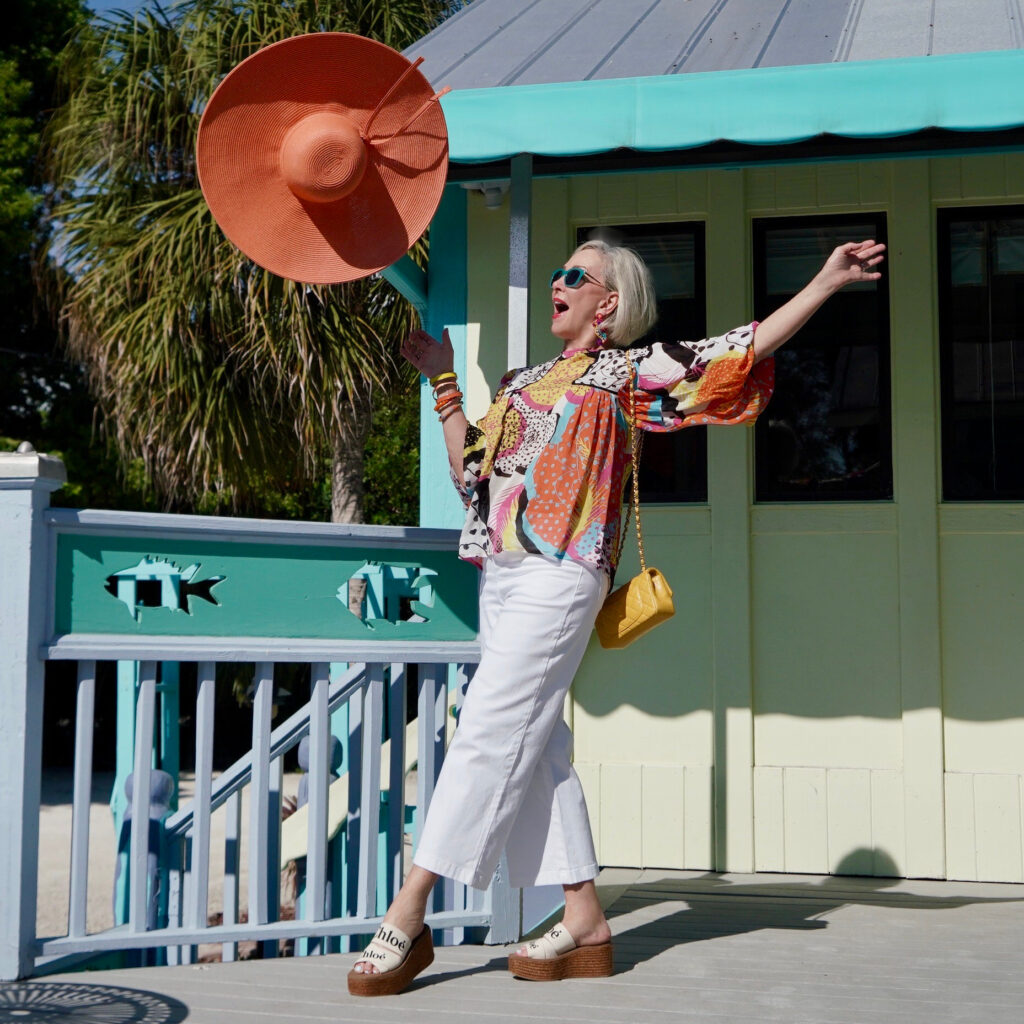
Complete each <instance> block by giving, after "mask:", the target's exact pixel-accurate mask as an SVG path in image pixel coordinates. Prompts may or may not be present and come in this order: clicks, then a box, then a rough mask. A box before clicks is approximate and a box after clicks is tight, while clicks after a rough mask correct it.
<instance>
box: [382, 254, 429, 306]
mask: <svg viewBox="0 0 1024 1024" xmlns="http://www.w3.org/2000/svg"><path fill="white" fill-rule="evenodd" d="M381 276H382V277H383V278H384V280H385V281H387V282H388V283H389V284H390V285H391V286H392V287H393V288H394V289H395V291H397V292H398V293H399V295H401V296H402V297H403V298H405V299H407V300H408V301H409V302H411V303H412V304H413V306H415V307H416V312H417V313H419V315H420V318H421V319H422V318H423V317H424V316H425V315H426V311H427V273H426V271H425V270H424V269H423V268H422V267H419V266H417V265H416V263H415V262H414V261H413V259H412V257H411V256H410V255H409V254H408V253H406V254H405V255H404V256H403V257H402V258H401V259H400V260H398V261H397V262H395V263H392V264H391V266H390V267H385V268H384V269H383V270H382V271H381Z"/></svg>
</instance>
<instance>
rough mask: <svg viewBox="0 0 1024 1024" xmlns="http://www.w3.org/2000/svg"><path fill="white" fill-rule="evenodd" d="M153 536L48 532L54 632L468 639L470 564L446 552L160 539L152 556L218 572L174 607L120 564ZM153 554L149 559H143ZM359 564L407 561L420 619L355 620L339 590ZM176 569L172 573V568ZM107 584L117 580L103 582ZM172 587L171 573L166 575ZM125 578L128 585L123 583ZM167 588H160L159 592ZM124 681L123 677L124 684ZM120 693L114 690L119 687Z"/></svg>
mask: <svg viewBox="0 0 1024 1024" xmlns="http://www.w3.org/2000/svg"><path fill="white" fill-rule="evenodd" d="M153 544H154V542H153V539H152V538H144V539H138V538H134V537H119V536H115V535H109V536H103V535H100V534H96V533H85V534H74V533H62V534H60V535H59V537H58V538H57V566H56V571H57V579H58V581H59V586H58V588H57V596H56V599H55V603H54V629H55V632H56V634H57V635H69V634H88V633H100V634H104V635H117V636H132V635H146V636H167V637H172V636H173V637H217V636H220V637H288V638H293V639H296V640H298V639H329V640H360V641H385V642H386V641H396V640H397V641H401V640H469V639H473V638H475V636H476V600H475V586H476V580H475V576H476V570H475V569H473V567H472V566H470V565H467V564H466V563H465V562H460V561H459V559H458V558H457V556H456V553H455V552H454V551H440V550H437V549H436V548H435V549H428V550H423V551H417V550H415V549H403V550H401V551H397V550H393V549H388V548H386V547H383V546H372V545H369V544H368V545H366V546H365V547H358V548H356V547H340V546H339V547H332V546H328V545H307V544H294V545H291V544H289V545H283V544H257V543H235V544H225V543H223V542H222V541H219V540H210V541H194V540H185V539H181V538H173V537H168V538H167V539H166V540H163V541H161V542H160V546H159V548H158V549H156V553H157V555H158V556H159V558H160V559H162V560H166V562H167V563H173V564H174V565H177V566H182V567H185V566H189V567H190V566H192V565H198V566H199V569H198V570H197V571H196V572H195V573H194V574H190V575H189V577H188V578H189V580H190V581H191V582H192V583H194V584H195V585H196V586H199V587H200V588H201V589H203V590H204V591H205V589H206V588H205V587H204V583H206V582H208V581H209V580H211V579H213V578H214V577H222V578H221V579H220V581H219V582H217V583H216V584H215V585H214V586H213V587H212V588H210V594H211V596H212V597H213V598H214V599H215V601H216V603H213V602H211V601H208V600H205V599H202V598H199V599H197V598H196V596H195V591H194V590H193V591H192V593H191V596H190V597H189V599H188V600H187V602H185V604H187V610H186V607H185V605H182V606H168V605H166V604H162V603H159V602H156V598H155V593H156V591H155V587H154V586H153V583H152V581H151V580H149V579H148V577H143V580H144V581H143V582H140V583H138V584H137V585H136V584H135V583H134V582H133V581H132V579H131V578H130V577H128V576H126V575H125V570H130V569H131V568H132V567H133V566H137V565H138V564H139V563H140V562H141V561H142V560H143V559H144V558H147V557H148V556H152V555H153V554H154V546H153ZM150 561H152V559H150ZM367 562H383V563H388V564H391V565H395V566H409V567H416V568H418V569H420V570H421V571H422V575H423V578H424V579H429V582H430V594H429V597H428V595H426V594H425V588H423V587H421V588H419V592H420V599H419V600H415V599H414V600H413V601H412V603H411V610H412V611H414V612H416V613H418V614H419V615H421V616H423V618H424V619H425V621H422V622H414V621H393V620H390V619H387V618H377V619H373V620H372V621H366V622H364V621H362V620H360V619H358V618H356V616H354V615H353V614H352V613H351V612H350V611H349V610H348V605H347V599H344V600H343V599H342V598H344V596H345V595H344V593H343V588H344V585H345V584H346V583H347V581H348V579H349V578H350V577H351V576H353V575H354V574H356V573H358V572H359V571H360V570H362V569H363V568H364V567H365V566H366V563H367ZM178 576H179V577H181V576H182V574H181V573H179V574H178ZM112 579H113V580H115V581H116V584H117V585H116V587H114V586H113V585H112V584H111V580H112ZM171 582H172V584H173V582H174V581H173V580H172V581H171ZM129 584H130V585H131V588H129V586H128V585H129ZM167 590H168V586H167V585H164V586H163V588H162V593H163V595H164V596H165V595H166V592H167ZM126 685H127V684H126ZM122 696H123V694H122Z"/></svg>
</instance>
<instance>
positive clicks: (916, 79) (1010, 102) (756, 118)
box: [441, 50, 1024, 163]
mask: <svg viewBox="0 0 1024 1024" xmlns="http://www.w3.org/2000/svg"><path fill="white" fill-rule="evenodd" d="M441 84H443V83H441ZM442 105H443V108H444V113H445V117H446V119H447V121H448V131H449V137H450V140H449V141H450V151H451V159H452V160H453V161H456V162H459V163H477V162H481V161H488V160H501V159H507V158H508V157H510V156H514V155H515V154H517V153H533V154H535V155H539V156H583V155H587V154H593V153H604V152H608V151H610V150H615V149H622V148H625V149H634V150H639V151H651V152H655V151H659V150H669V149H690V148H693V147H695V146H703V145H706V144H708V143H711V142H717V141H719V140H727V141H731V142H738V143H749V144H754V145H765V146H767V145H784V144H786V143H790V142H800V141H803V140H806V139H811V138H814V137H816V136H819V135H838V136H844V137H847V138H885V137H892V136H899V135H907V134H910V133H913V132H918V131H921V130H923V129H926V128H944V129H949V130H953V131H969V132H980V131H998V130H1000V129H1006V128H1018V127H1021V126H1024V50H1001V51H997V52H993V53H970V54H952V55H946V56H932V57H909V58H901V59H898V60H874V61H860V62H856V63H836V64H808V65H802V66H799V67H778V68H752V69H749V70H742V71H712V72H706V73H691V74H681V75H662V76H656V77H650V78H623V79H606V80H598V81H587V82H566V83H559V84H555V85H520V86H503V87H497V88H493V89H460V90H456V91H455V92H452V93H449V94H448V95H447V96H446V97H445V98H444V99H443V100H442Z"/></svg>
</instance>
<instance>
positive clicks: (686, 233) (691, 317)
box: [577, 222, 708, 504]
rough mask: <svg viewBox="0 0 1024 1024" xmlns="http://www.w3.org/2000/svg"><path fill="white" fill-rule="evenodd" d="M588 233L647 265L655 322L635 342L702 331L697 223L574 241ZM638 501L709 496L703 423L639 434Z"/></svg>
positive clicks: (605, 231) (598, 233)
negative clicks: (655, 302)
mask: <svg viewBox="0 0 1024 1024" xmlns="http://www.w3.org/2000/svg"><path fill="white" fill-rule="evenodd" d="M589 238H600V239H603V240H604V241H606V242H609V243H611V244H613V245H627V246H629V247H630V248H631V249H635V250H636V251H637V252H638V253H639V254H640V256H641V257H642V258H643V260H644V262H645V263H646V264H647V266H648V267H650V269H651V273H652V274H653V276H654V287H655V291H656V293H657V296H658V322H657V323H656V324H655V325H654V328H653V329H652V330H651V332H650V334H648V335H647V336H646V337H644V338H641V339H640V340H639V341H637V342H636V343H635V344H636V345H648V344H650V343H651V342H652V341H676V340H680V339H690V340H692V339H696V338H703V337H705V336H706V334H707V311H706V301H705V286H704V280H705V279H704V225H703V224H702V223H699V222H692V223H681V224H635V225H616V226H614V227H584V228H580V229H579V231H578V232H577V244H579V243H580V242H585V241H586V240H587V239H589ZM640 500H641V501H643V502H644V503H648V504H654V503H659V502H660V503H675V502H704V501H707V500H708V445H707V427H688V428H687V429H686V430H677V431H673V432H672V433H668V434H652V433H647V434H645V435H644V443H643V457H642V458H641V460H640Z"/></svg>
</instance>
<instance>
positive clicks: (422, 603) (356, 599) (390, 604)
mask: <svg viewBox="0 0 1024 1024" xmlns="http://www.w3.org/2000/svg"><path fill="white" fill-rule="evenodd" d="M436 575H437V573H436V572H435V571H434V570H433V569H422V568H419V567H417V566H408V565H389V564H388V563H387V562H367V563H366V564H365V565H364V566H363V567H362V568H361V569H359V570H358V571H357V572H354V573H353V574H352V575H351V576H350V577H349V578H348V580H347V581H346V582H345V583H343V584H342V585H341V586H340V587H338V593H337V598H338V600H339V601H340V602H341V603H342V604H343V605H344V606H345V607H346V608H348V609H349V611H350V612H352V614H353V615H355V616H356V617H357V618H358V619H361V620H362V623H363V625H364V626H366V627H367V629H373V628H374V626H375V625H376V624H377V623H379V622H390V623H391V624H392V625H399V624H401V623H405V622H428V621H429V619H428V618H427V617H426V616H425V615H423V614H422V613H421V611H422V609H424V608H432V607H433V606H434V582H433V577H434V576H436ZM353 582H360V583H363V584H365V589H364V592H363V593H362V594H359V593H358V591H357V592H356V593H355V594H354V593H353V589H352V584H353ZM414 604H415V605H416V607H413V605H414ZM357 609H358V610H357Z"/></svg>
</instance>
